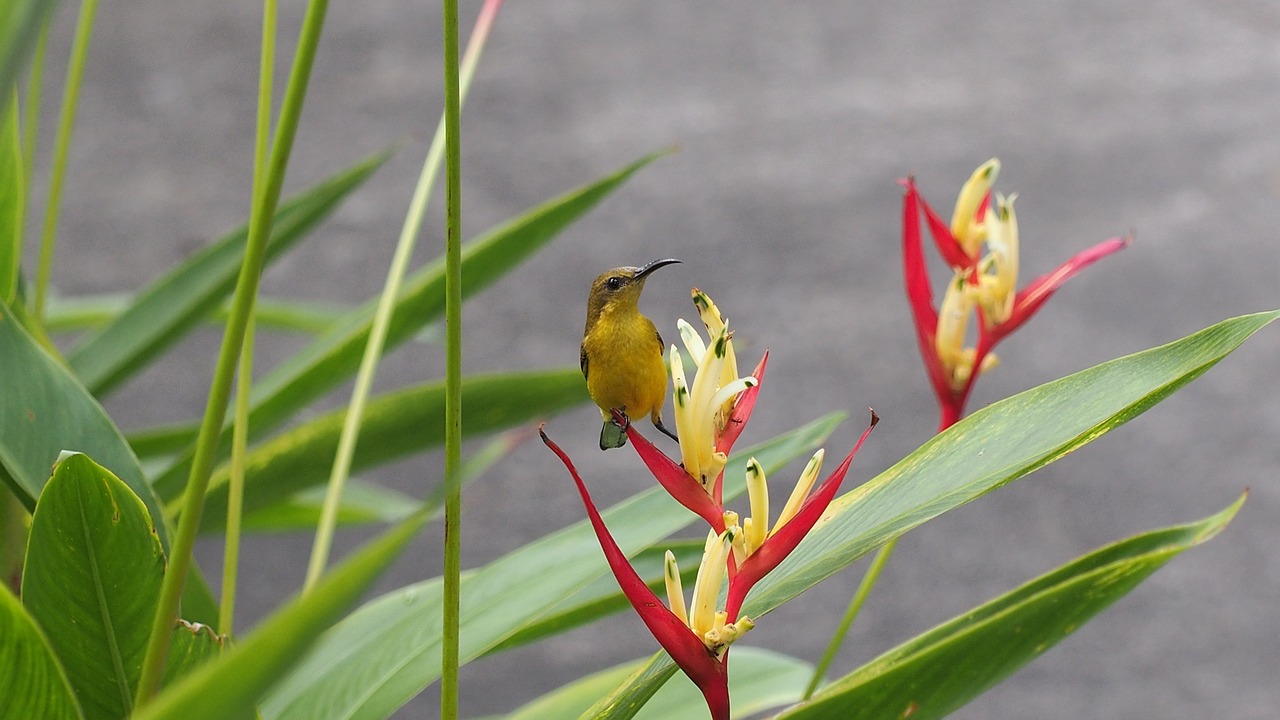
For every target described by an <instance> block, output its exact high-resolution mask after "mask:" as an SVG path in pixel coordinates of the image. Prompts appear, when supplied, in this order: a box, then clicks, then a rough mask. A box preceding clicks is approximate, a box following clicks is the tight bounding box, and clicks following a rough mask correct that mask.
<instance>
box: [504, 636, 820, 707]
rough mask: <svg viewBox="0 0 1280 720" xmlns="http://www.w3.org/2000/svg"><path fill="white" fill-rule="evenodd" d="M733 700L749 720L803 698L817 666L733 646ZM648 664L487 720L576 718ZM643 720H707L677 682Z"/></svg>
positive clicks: (595, 677)
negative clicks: (814, 667) (603, 695)
mask: <svg viewBox="0 0 1280 720" xmlns="http://www.w3.org/2000/svg"><path fill="white" fill-rule="evenodd" d="M730 657H731V658H733V672H731V673H729V697H731V698H733V713H734V716H735V717H748V716H751V715H755V714H756V713H760V712H764V711H766V710H770V709H772V708H776V707H780V706H782V705H786V704H788V703H793V702H796V701H797V700H799V699H800V695H801V694H803V692H804V688H805V685H806V684H807V683H808V682H809V677H810V676H811V675H812V674H813V665H811V664H809V663H807V662H804V661H802V660H797V659H796V658H793V657H789V656H787V655H783V654H781V653H776V652H773V651H770V650H763V649H760V648H753V647H741V646H735V647H734V648H733V652H732V653H730ZM644 665H645V662H644V661H635V662H629V663H626V664H624V665H618V666H616V667H612V668H609V669H607V670H601V671H599V672H596V673H592V674H590V675H588V676H586V677H584V678H581V679H579V680H576V681H574V682H573V683H570V684H569V685H565V686H564V687H562V688H559V689H557V690H554V691H552V692H550V693H547V694H546V695H543V696H542V697H540V698H538V699H537V700H534V701H533V702H530V703H528V704H526V705H524V706H522V707H521V708H520V709H519V710H516V711H515V712H513V713H511V714H510V715H502V716H495V717H493V718H488V719H487V720H499V719H500V718H501V720H546V719H547V718H576V717H579V716H581V715H582V714H583V713H584V712H586V710H587V709H588V708H589V707H591V704H592V703H593V702H594V701H595V699H596V698H598V697H600V695H601V694H603V693H605V692H608V691H609V689H610V688H613V687H615V686H617V685H618V683H620V682H622V681H624V680H626V679H627V678H628V677H629V676H630V675H632V674H633V673H635V672H636V671H638V670H640V669H641V668H643V667H644ZM636 717H637V718H639V719H640V720H706V717H707V707H706V704H705V703H704V701H703V699H702V693H700V692H699V691H698V688H697V687H695V686H694V684H693V683H691V682H689V681H687V680H684V681H681V680H677V681H675V682H672V683H670V684H668V685H666V686H664V687H663V688H662V689H661V690H659V691H658V693H657V694H656V695H654V697H653V699H652V700H650V701H649V703H648V704H647V705H645V707H644V709H643V710H641V711H640V712H639V714H637V715H636Z"/></svg>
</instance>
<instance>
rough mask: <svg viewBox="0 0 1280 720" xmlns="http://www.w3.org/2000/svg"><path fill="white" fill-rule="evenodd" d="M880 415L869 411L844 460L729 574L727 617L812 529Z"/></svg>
mask: <svg viewBox="0 0 1280 720" xmlns="http://www.w3.org/2000/svg"><path fill="white" fill-rule="evenodd" d="M879 421H880V418H879V417H878V416H877V415H876V414H875V411H872V413H871V422H870V423H869V424H868V425H867V429H866V430H863V431H862V436H861V437H859V438H858V442H857V443H856V444H854V446H853V449H852V450H850V451H849V454H848V456H846V457H845V459H844V462H842V463H840V467H838V468H836V469H835V472H832V473H831V475H830V476H828V477H827V479H826V480H824V481H823V482H822V485H820V486H819V487H818V489H817V491H816V492H813V493H811V494H810V495H809V497H808V498H807V499H806V500H805V502H804V505H802V506H801V507H800V510H799V512H797V513H796V514H795V516H794V517H792V518H791V520H789V521H788V522H787V523H786V524H785V525H783V526H782V527H780V528H777V529H775V530H774V532H773V533H772V534H771V535H769V537H768V539H766V540H765V541H764V544H763V545H761V546H760V547H759V548H757V549H756V550H755V552H753V553H751V555H750V556H749V557H748V558H747V559H746V560H744V561H743V562H742V564H741V565H740V566H738V568H737V572H736V573H734V574H732V575H731V576H730V578H729V594H728V597H727V598H726V600H725V608H724V609H725V612H726V613H727V614H728V615H729V621H730V622H733V621H735V620H737V618H738V611H739V610H741V609H742V603H743V601H744V600H745V599H746V597H747V593H748V592H750V591H751V588H752V586H754V585H755V584H756V583H757V582H759V581H760V579H761V578H763V577H764V576H765V575H768V574H769V572H771V571H772V570H773V569H774V568H776V567H778V565H779V563H781V562H782V561H783V560H785V559H787V556H788V555H790V554H791V551H792V550H795V549H796V546H797V545H799V544H800V541H801V540H803V539H804V537H805V535H808V534H809V531H810V530H812V529H813V526H814V524H816V523H817V522H818V518H820V517H822V514H823V513H824V512H826V511H827V506H828V505H830V504H831V500H832V499H833V498H835V496H836V493H837V492H839V490H840V483H841V482H843V481H844V476H845V475H846V474H847V473H848V472H849V465H850V464H851V463H852V462H853V457H854V456H855V455H857V454H858V449H859V448H861V447H862V443H863V442H864V441H865V440H866V439H867V436H868V435H870V434H871V431H872V430H873V429H874V428H875V426H876V423H878V422H879ZM760 521H761V522H767V521H768V519H767V518H760Z"/></svg>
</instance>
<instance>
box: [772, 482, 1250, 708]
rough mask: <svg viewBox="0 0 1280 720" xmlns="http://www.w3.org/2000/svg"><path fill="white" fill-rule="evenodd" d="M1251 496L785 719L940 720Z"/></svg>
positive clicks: (1125, 547) (1053, 581)
mask: <svg viewBox="0 0 1280 720" xmlns="http://www.w3.org/2000/svg"><path fill="white" fill-rule="evenodd" d="M1243 502H1244V496H1241V497H1240V499H1239V500H1237V501H1236V502H1235V503H1234V504H1232V505H1231V506H1230V507H1228V508H1227V509H1225V510H1223V511H1222V512H1219V513H1217V514H1216V515H1213V516H1211V517H1208V518H1205V519H1204V520H1201V521H1199V522H1196V523H1191V524H1188V525H1182V526H1178V527H1172V528H1167V529H1163V530H1153V531H1150V532H1147V533H1144V534H1142V535H1138V536H1136V537H1133V538H1130V539H1128V540H1124V541H1121V542H1118V543H1115V544H1112V545H1108V546H1106V547H1103V548H1100V549H1098V550H1095V551H1094V552H1092V553H1090V554H1088V555H1084V556H1082V557H1080V558H1078V559H1076V560H1074V561H1072V562H1070V563H1068V564H1066V565H1064V566H1062V567H1060V568H1058V569H1057V570H1054V571H1053V572H1051V573H1049V574H1047V575H1044V576H1042V577H1040V578H1038V579H1036V580H1033V581H1031V582H1030V583H1028V584H1026V585H1023V586H1022V587H1020V588H1018V589H1016V590H1014V591H1013V592H1010V593H1008V594H1006V595H1003V596H1001V597H999V598H996V599H995V600H992V601H991V602H988V603H986V604H985V605H982V606H980V607H977V608H975V609H973V610H971V611H969V612H967V613H965V614H963V615H960V616H958V617H956V618H954V619H952V620H950V621H948V622H946V623H943V624H942V625H940V626H938V627H936V628H934V629H933V630H930V631H929V632H927V633H925V634H923V635H921V636H919V637H917V638H915V639H913V640H910V641H908V642H907V643H905V644H903V645H901V646H899V647H897V648H895V649H893V650H891V651H889V652H887V653H885V654H884V655H881V656H880V657H878V658H876V659H875V660H873V661H871V662H870V663H868V664H866V665H864V666H863V667H861V668H859V669H858V670H856V671H854V672H853V673H852V674H850V675H847V676H845V677H844V678H841V679H840V680H837V681H836V682H834V683H832V684H831V685H828V686H827V687H826V688H824V689H823V690H821V691H820V692H819V693H818V694H816V695H814V696H813V698H811V699H810V700H809V701H808V702H805V703H803V704H801V705H799V706H797V707H794V708H792V709H790V710H788V711H787V712H784V713H782V715H780V716H779V718H780V720H781V719H782V718H786V719H787V720H819V719H821V718H832V717H839V718H848V719H849V720H857V719H858V718H863V719H865V720H873V719H875V718H886V717H906V716H910V717H911V718H912V719H913V720H916V719H917V718H918V719H919V720H929V719H930V718H941V717H944V716H946V715H947V714H948V713H950V712H952V711H954V710H956V709H957V708H959V707H961V706H962V705H964V704H965V703H967V702H969V701H970V700H972V699H973V698H975V697H977V696H978V695H981V694H982V693H983V692H985V691H986V690H987V689H989V688H991V687H992V686H994V685H995V684H996V683H998V682H1000V681H1001V680H1003V679H1004V678H1006V677H1008V676H1009V675H1011V674H1013V672H1014V671H1016V670H1017V669H1018V668H1021V667H1022V666H1023V665H1026V664H1027V663H1029V662H1031V661H1032V660H1034V659H1036V658H1037V657H1039V656H1040V655H1041V654H1043V653H1044V651H1045V650H1047V649H1049V648H1050V647H1052V646H1053V645H1055V644H1057V643H1058V642H1059V641H1060V640H1062V639H1064V638H1066V637H1067V636H1068V635H1070V634H1071V633H1073V632H1075V631H1076V629H1077V628H1079V627H1080V626H1081V625H1083V624H1084V623H1085V622H1087V621H1088V620H1089V619H1090V618H1092V617H1093V616H1094V615H1096V614H1097V613H1099V612H1101V611H1102V610H1103V609H1105V608H1106V607H1108V606H1109V605H1111V603H1113V602H1115V601H1116V600H1118V599H1120V598H1121V597H1123V596H1124V595H1125V594H1126V593H1128V592H1129V591H1130V590H1132V589H1133V588H1134V587H1136V586H1137V585H1138V583H1140V582H1142V581H1143V580H1145V579H1146V578H1147V577H1148V576H1149V575H1151V574H1152V573H1153V572H1155V571H1156V570H1158V569H1159V568H1160V567H1162V566H1163V565H1164V564H1165V563H1166V562H1168V561H1169V560H1171V559H1173V557H1174V556H1175V555H1178V554H1179V553H1181V552H1182V551H1184V550H1186V549H1188V548H1190V547H1193V546H1195V545H1199V544H1200V543H1202V542H1204V541H1206V540H1209V539H1210V538H1212V537H1213V536H1215V535H1217V534H1218V533H1219V532H1221V531H1222V529H1223V528H1224V527H1226V525H1227V523H1228V522H1230V521H1231V518H1232V517H1234V516H1235V514H1236V511H1237V510H1238V509H1239V508H1240V505H1241V504H1242V503H1243Z"/></svg>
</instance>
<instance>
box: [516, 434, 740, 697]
mask: <svg viewBox="0 0 1280 720" xmlns="http://www.w3.org/2000/svg"><path fill="white" fill-rule="evenodd" d="M538 433H539V435H541V436H542V441H543V442H544V443H546V445H547V447H548V448H551V451H552V452H554V453H555V454H556V456H557V457H559V458H560V461H561V462H563V463H564V466H565V468H567V469H568V470H569V474H570V475H571V476H573V481H574V483H575V484H576V485H577V486H578V494H579V495H580V496H581V497H582V504H583V506H584V507H585V508H586V510H587V517H588V519H589V520H590V521H591V527H592V529H593V530H594V531H595V534H596V539H597V540H598V541H599V542H600V548H601V550H603V551H604V556H605V560H606V561H607V562H608V564H609V569H610V570H612V571H613V576H614V578H615V579H617V581H618V586H619V587H620V588H621V589H622V594H623V595H625V596H626V598H627V601H628V602H630V603H631V607H632V608H634V609H635V611H636V613H637V614H638V615H639V616H640V619H641V620H642V621H643V622H644V624H645V626H646V627H647V628H649V632H650V633H652V634H653V637H654V638H655V639H656V640H657V641H658V644H659V645H661V646H662V648H663V649H664V650H666V651H667V654H668V655H670V656H671V659H672V660H673V661H675V663H676V665H677V666H678V667H679V668H680V669H681V670H682V671H684V674H685V675H688V676H689V679H690V680H692V681H693V683H694V685H697V686H698V689H699V690H701V691H702V695H703V697H704V698H705V699H706V702H707V708H708V709H709V710H710V712H711V718H712V720H729V681H728V674H727V670H726V668H725V663H724V661H725V659H726V655H725V650H726V648H727V647H728V644H729V643H730V642H732V640H733V639H736V638H737V637H738V636H740V635H741V634H742V633H744V632H746V631H747V630H749V629H750V627H751V623H750V621H749V620H746V619H745V618H744V620H743V621H740V622H737V623H730V622H728V614H727V613H723V612H721V613H716V612H714V608H713V609H712V618H711V622H710V624H709V625H708V626H707V630H706V631H705V632H704V633H702V635H701V636H699V634H697V633H696V632H695V631H694V630H693V629H691V628H690V622H691V621H692V620H693V618H695V617H696V618H697V620H698V622H699V623H700V625H701V624H705V623H706V621H705V614H706V611H705V610H702V609H700V604H701V605H705V604H706V598H707V597H711V601H710V602H711V604H712V605H714V602H715V599H716V596H717V595H718V593H719V588H720V585H719V583H722V582H723V578H724V566H725V562H724V555H723V554H719V553H720V552H721V551H720V550H719V546H720V545H724V544H730V545H731V544H732V536H731V535H729V532H728V531H725V533H722V534H720V535H716V536H715V537H716V538H717V541H716V543H715V545H716V548H715V552H716V553H717V554H718V556H719V562H718V563H716V562H709V561H708V560H707V558H706V556H705V554H704V558H703V566H702V568H703V569H705V570H706V579H705V581H704V580H703V569H700V570H699V583H698V584H699V585H702V584H704V583H705V584H706V585H707V589H705V590H703V591H702V592H701V593H699V591H698V589H697V588H695V590H694V598H693V603H692V604H693V611H692V616H691V615H690V613H688V612H685V611H684V609H683V607H680V608H679V610H680V612H679V613H677V612H676V611H675V610H673V609H670V608H668V607H667V606H666V605H663V604H662V601H661V600H660V599H658V596H657V595H655V594H654V592H653V591H652V590H650V589H649V586H648V585H646V584H645V582H644V580H643V579H641V577H640V575H639V574H638V573H636V571H635V568H633V567H632V566H631V564H630V563H628V562H627V558H626V555H624V554H623V552H622V549H621V548H619V547H618V544H617V542H615V541H614V539H613V536H612V535H610V534H609V529H608V528H607V527H606V526H605V524H604V519H603V518H601V517H600V512H599V511H598V510H596V506H595V503H593V502H592V500H591V495H590V493H588V492H587V486H586V484H585V483H583V481H582V478H581V476H579V475H578V471H577V469H576V468H575V467H574V466H573V462H572V461H571V460H570V459H569V456H568V455H566V454H565V452H564V451H563V450H561V449H560V446H558V445H556V444H555V443H554V442H552V441H551V439H550V438H548V437H547V435H546V433H545V432H543V430H542V428H539V430H538ZM735 530H736V531H738V532H740V530H739V529H736V528H735ZM722 536H725V537H727V540H726V541H724V542H722V541H720V538H721V537H722ZM708 544H709V545H711V544H712V543H708ZM727 552H728V551H727V550H725V551H724V553H726V554H727ZM708 554H710V553H708ZM717 565H718V567H719V568H720V570H719V572H720V575H719V578H718V579H717V578H715V577H713V576H714V575H715V568H716V566H717ZM671 574H672V569H671V568H669V569H668V572H667V575H668V583H669V584H668V593H669V594H670V588H671V585H670V575H671ZM674 574H675V577H676V582H677V583H678V582H679V569H678V568H675V569H674ZM713 581H714V582H715V583H716V584H715V588H714V591H713V590H711V589H710V586H711V584H712V583H713ZM677 587H678V586H677ZM677 594H678V595H679V596H680V605H683V601H684V597H683V594H682V593H677ZM673 605H674V603H673ZM722 616H723V618H722ZM712 631H717V632H718V634H717V635H714V636H713V639H714V640H715V642H714V643H712V644H711V645H709V644H708V639H707V637H708V634H709V633H711V632H712Z"/></svg>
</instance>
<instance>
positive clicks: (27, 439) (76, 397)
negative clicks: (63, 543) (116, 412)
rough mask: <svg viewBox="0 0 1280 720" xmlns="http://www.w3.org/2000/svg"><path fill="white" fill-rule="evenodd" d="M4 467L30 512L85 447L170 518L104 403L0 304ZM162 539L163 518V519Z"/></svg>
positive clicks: (155, 512) (155, 511) (151, 509)
mask: <svg viewBox="0 0 1280 720" xmlns="http://www.w3.org/2000/svg"><path fill="white" fill-rule="evenodd" d="M0 358H4V375H5V390H4V392H2V393H0V465H2V466H3V470H4V473H3V474H4V476H5V480H6V481H7V482H8V483H9V486H10V488H12V489H13V491H14V494H15V495H17V496H18V499H20V500H21V501H22V502H23V504H24V505H26V506H27V509H28V510H31V509H34V508H35V502H36V498H37V497H39V496H40V493H41V491H42V490H43V488H44V484H45V481H46V480H47V479H48V478H49V468H51V467H53V464H54V461H55V460H57V459H58V456H59V454H60V453H61V452H62V451H64V450H70V451H74V452H82V453H84V454H86V455H88V456H90V457H92V458H93V459H94V461H95V462H97V463H100V464H101V465H102V466H103V467H105V468H107V469H108V470H109V471H110V472H111V473H112V474H114V475H115V476H116V477H118V478H120V479H121V480H123V481H124V483H125V484H126V485H128V486H129V489H130V490H132V491H133V492H134V494H135V495H137V496H138V497H140V498H142V501H143V503H145V504H146V506H147V511H148V513H149V514H150V516H151V517H153V518H160V517H163V516H162V515H161V514H160V504H159V502H158V501H157V500H156V497H155V495H154V493H152V491H151V486H150V485H148V484H147V482H146V480H144V479H143V477H142V470H141V468H139V467H138V459H137V458H136V457H134V455H133V451H132V450H131V449H130V448H129V445H128V443H126V442H125V440H124V437H123V436H122V435H121V434H120V431H119V430H118V429H117V428H116V426H115V424H113V423H112V422H111V418H109V417H107V414H106V413H105V412H104V411H103V409H102V406H101V405H99V404H98V401H97V400H95V399H94V398H93V396H92V395H90V394H89V392H88V391H86V390H85V389H84V387H83V386H82V385H80V383H79V381H78V380H77V379H76V378H75V377H74V376H73V375H72V374H71V373H70V372H68V371H67V369H66V368H65V367H64V366H63V365H62V364H60V363H59V362H58V361H57V360H55V359H54V358H53V357H51V356H50V355H49V354H48V353H47V352H45V350H44V349H43V348H41V347H40V346H39V345H38V344H37V343H36V341H35V340H34V339H32V337H31V336H30V335H29V334H27V332H26V331H25V330H24V329H23V328H21V327H19V325H18V323H17V321H16V320H15V319H14V317H13V315H12V314H11V313H10V312H9V309H8V308H7V307H4V306H3V305H0ZM156 530H157V532H158V533H159V535H160V540H161V542H162V543H165V542H167V539H166V536H165V531H164V526H163V523H157V527H156Z"/></svg>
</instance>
